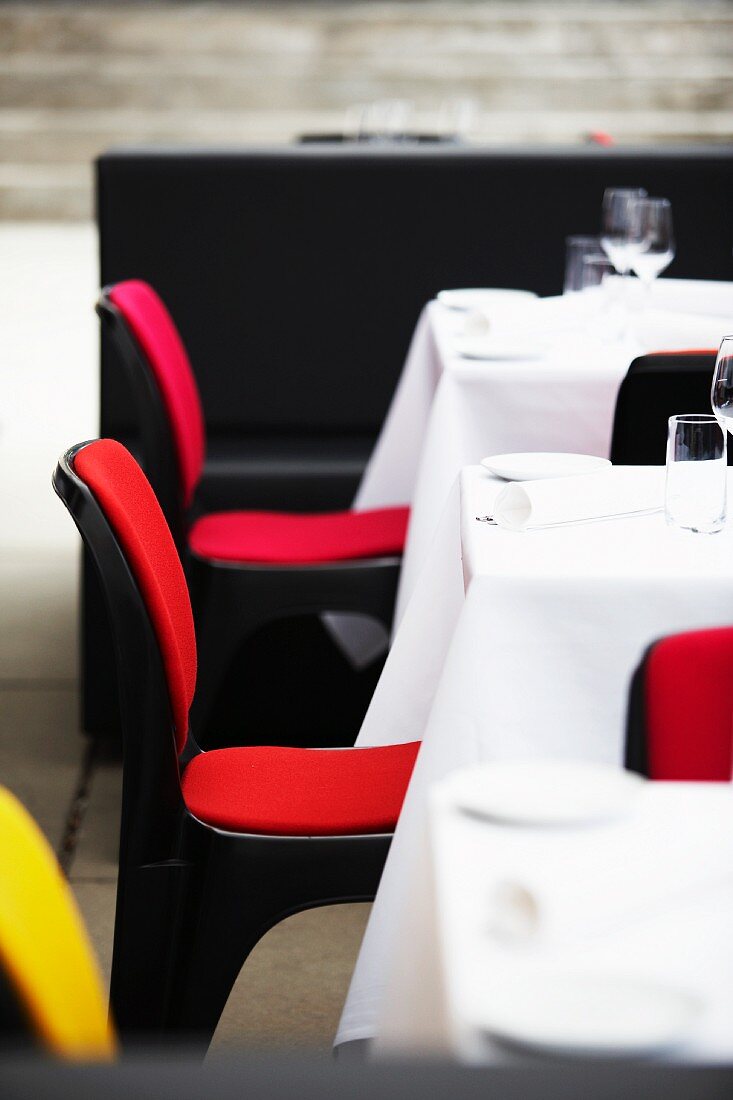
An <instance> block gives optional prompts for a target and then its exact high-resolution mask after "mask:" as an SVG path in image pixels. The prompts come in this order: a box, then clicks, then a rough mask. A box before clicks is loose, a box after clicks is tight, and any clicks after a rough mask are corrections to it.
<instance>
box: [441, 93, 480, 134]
mask: <svg viewBox="0 0 733 1100" xmlns="http://www.w3.org/2000/svg"><path fill="white" fill-rule="evenodd" d="M478 115H479V111H478V103H477V102H476V100H475V99H470V98H469V97H468V96H458V97H456V98H454V99H444V100H443V101H442V103H441V104H440V107H439V108H438V121H437V128H436V133H438V134H440V135H441V136H442V137H446V138H452V139H453V140H454V141H466V139H467V138H468V135H469V134H470V133H471V131H472V130H475V129H476V122H477V119H478Z"/></svg>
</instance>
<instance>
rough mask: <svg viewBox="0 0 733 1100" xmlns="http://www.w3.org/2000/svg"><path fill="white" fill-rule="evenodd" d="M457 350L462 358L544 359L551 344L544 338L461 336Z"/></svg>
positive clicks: (457, 342)
mask: <svg viewBox="0 0 733 1100" xmlns="http://www.w3.org/2000/svg"><path fill="white" fill-rule="evenodd" d="M456 351H457V352H458V354H459V355H460V356H461V358H462V359H543V358H544V356H545V355H547V352H548V351H549V345H548V344H546V343H545V342H544V341H542V340H532V341H529V340H527V339H523V340H520V339H516V338H512V337H506V336H492V335H490V334H489V335H486V336H482V335H479V336H459V337H458V338H457V339H456Z"/></svg>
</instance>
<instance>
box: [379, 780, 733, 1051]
mask: <svg viewBox="0 0 733 1100" xmlns="http://www.w3.org/2000/svg"><path fill="white" fill-rule="evenodd" d="M493 770H494V772H496V769H493ZM561 774H562V773H560V777H558V774H557V772H556V771H555V770H554V769H550V770H549V773H548V770H547V769H546V768H545V769H544V770H543V767H542V766H540V767H539V769H538V772H537V775H536V776H535V779H537V777H538V776H539V778H540V779H541V777H542V776H543V775H546V778H547V781H548V783H551V782H552V780H553V776H554V778H555V782H556V783H557V781H558V778H560V781H562V779H561ZM581 775H582V773H581ZM573 778H574V781H580V780H581V777H580V776H576V777H573ZM609 778H610V780H611V782H612V783H614V782H615V777H614V776H613V775H611V776H610V777H609V776H607V775H606V771H605V770H603V771H601V772H600V775H596V774H594V772H593V771H591V772H590V774H588V775H582V779H583V781H584V782H585V783H587V784H588V785H589V786H590V788H591V789H594V790H595V789H596V788H595V787H594V783H597V782H598V780H599V779H600V781H601V788H602V789H603V787H604V786H607V784H608V781H609ZM517 779H520V780H521V775H519V774H518V773H514V784H515V786H514V789H515V795H516V781H517ZM506 780H507V777H506V775H505V774H504V773H503V772H501V771H499V774H498V776H496V775H495V776H494V778H493V782H494V784H496V783H501V782H504V783H506ZM509 782H510V783H511V782H512V773H511V772H510V775H509ZM491 783H492V769H490V768H489V769H467V770H465V771H463V772H458V773H454V774H453V775H452V776H451V777H449V778H448V779H447V780H444V781H443V782H441V783H438V784H436V786H435V788H434V789H433V790H432V792H431V795H430V806H429V836H428V838H427V841H426V843H427V847H428V865H429V871H430V875H429V879H428V880H426V881H425V882H422V883H421V884H420V886H421V897H420V901H421V905H420V908H419V910H416V911H415V916H416V918H417V920H418V922H419V924H418V926H417V927H413V928H412V929H411V932H412V934H411V935H410V936H409V937H407V938H406V939H405V940H404V942H403V947H402V952H401V955H402V957H401V960H400V967H399V969H398V970H397V971H396V972H395V973H393V974H392V975H391V979H390V983H389V986H388V990H387V996H386V997H385V1009H384V1012H383V1014H382V1019H381V1021H380V1034H379V1039H378V1042H377V1044H376V1047H377V1049H378V1051H380V1052H381V1053H387V1052H390V1051H392V1052H398V1053H399V1054H401V1055H404V1054H405V1053H406V1052H407V1051H410V1052H411V1053H412V1054H419V1053H420V1052H422V1053H428V1052H429V1053H430V1055H431V1056H436V1055H438V1054H444V1055H445V1056H452V1057H455V1058H458V1059H460V1060H462V1061H467V1062H470V1063H474V1064H486V1065H496V1064H514V1063H517V1062H519V1061H520V1060H522V1059H524V1060H525V1061H526V1059H527V1058H529V1059H530V1060H536V1059H537V1058H538V1057H543V1056H545V1057H546V1056H547V1055H548V1054H549V1055H550V1056H553V1055H554V1056H557V1054H559V1053H561V1051H560V1050H558V1049H557V1048H555V1047H553V1044H554V1042H557V1040H558V1038H559V1039H560V1040H561V1041H562V1040H563V1038H565V1041H568V1039H567V1038H566V1037H565V1036H563V1029H562V1027H560V1028H558V1027H557V1024H556V1019H555V1016H554V1010H553V1004H556V1000H557V998H558V997H560V998H562V993H563V988H564V987H565V986H566V984H567V983H568V982H570V983H571V988H572V984H573V983H574V982H575V983H577V982H579V983H580V989H581V990H582V989H583V983H590V986H591V990H592V989H593V986H594V984H596V983H600V989H599V990H598V996H597V999H598V1000H599V1001H600V1002H601V1003H599V1005H598V1007H597V1012H598V1013H600V1014H601V1016H603V1011H604V1005H603V1003H602V991H603V990H606V991H607V992H608V993H609V994H610V996H611V997H613V996H614V994H616V995H618V993H619V990H623V983H624V982H625V981H629V979H631V980H632V981H633V983H634V985H633V989H634V991H636V990H637V989H638V990H640V992H641V993H642V995H643V994H644V993H645V992H646V991H647V990H650V989H654V990H655V992H656V991H659V995H660V996H661V997H664V996H665V995H669V994H668V993H667V991H669V993H671V996H672V997H673V998H675V999H676V998H678V997H679V996H680V995H681V996H682V997H683V998H684V1001H683V1004H684V1003H685V1001H686V1002H687V1003H688V1004H690V1001H691V1002H692V1004H691V1007H692V1009H693V1011H692V1012H691V1018H690V1020H689V1021H686V1022H685V1023H684V1024H683V1026H681V1027H680V1032H679V1036H678V1037H677V1036H674V1039H675V1040H677V1041H673V1042H670V1043H669V1046H668V1047H667V1046H666V1044H665V1043H660V1046H659V1048H658V1049H653V1048H652V1049H650V1050H649V1051H647V1050H643V1046H642V1052H643V1053H644V1054H647V1053H648V1054H652V1055H653V1056H655V1057H656V1058H663V1059H665V1060H667V1059H671V1060H675V1061H684V1062H701V1061H702V1062H713V1063H715V1062H716V1061H724V1060H728V1059H730V1058H731V1057H733V1028H732V1027H731V1021H732V1020H733V940H732V939H731V936H730V927H731V920H733V787H731V785H730V784H723V783H653V782H639V781H636V782H629V781H627V784H624V785H622V791H623V794H624V798H623V801H622V803H621V806H620V808H617V809H618V812H613V813H607V814H603V815H600V814H599V815H598V817H596V818H593V816H592V815H591V817H590V819H589V820H584V819H583V818H582V816H581V818H580V819H579V820H576V821H568V822H564V823H559V822H555V823H554V824H550V825H548V824H546V823H544V824H543V823H541V822H537V823H532V822H523V821H521V819H520V822H519V823H517V822H515V821H513V820H512V819H511V817H509V819H508V820H507V819H506V818H503V817H502V816H501V811H502V809H505V807H504V806H503V805H501V804H500V805H499V807H498V816H496V817H494V818H493V819H492V817H491V816H484V817H481V816H477V814H476V813H475V812H473V813H470V814H469V813H467V812H466V806H467V805H468V806H475V804H476V801H477V798H478V803H479V805H481V802H482V799H483V800H484V802H485V803H486V809H487V810H489V811H491V810H492V809H496V807H495V802H494V803H492V802H491V800H490V798H487V797H486V795H485V794H484V792H485V791H486V789H487V787H488V788H489V790H490V789H491ZM626 785H628V786H629V787H630V788H631V790H630V792H627V791H626V789H625V787H626ZM494 789H495V790H496V787H494ZM612 789H613V788H612ZM570 791H571V797H572V784H571V786H570ZM566 797H567V795H566ZM601 797H602V794H601ZM627 797H628V800H627ZM467 798H468V801H467ZM523 988H524V989H525V990H526V991H527V994H528V995H527V996H526V998H522V1000H520V1001H519V1004H517V1003H516V1000H515V998H516V997H517V995H519V996H520V997H521V996H522V994H521V990H522V989H523ZM576 988H577V986H576ZM530 991H534V993H535V996H534V997H532V996H531V992H530ZM537 994H539V996H538V995H537ZM543 994H545V995H546V996H547V1000H545V999H544V997H543V996H542V995H543ZM621 996H622V997H623V994H621ZM593 999H594V1000H595V999H596V998H593ZM632 999H633V995H632ZM621 1003H622V1004H623V1000H622V1002H621ZM697 1007H699V1012H696V1011H694V1009H695V1008H697ZM634 1008H635V1006H634V1005H633V1004H630V1005H628V1006H627V1008H626V1009H625V1010H623V1021H624V1022H623V1023H622V1021H620V1020H619V1019H618V1018H617V1019H616V1020H613V1019H611V1021H610V1026H611V1028H612V1029H613V1031H614V1032H615V1033H616V1036H617V1039H616V1041H617V1043H618V1044H619V1047H618V1048H617V1049H616V1051H615V1053H617V1054H618V1053H619V1052H620V1050H619V1048H623V1044H624V1042H628V1041H629V1038H628V1037H626V1036H623V1034H621V1035H619V1028H620V1027H621V1028H622V1029H623V1030H625V1027H626V1026H629V1023H630V1021H633V1020H634V1017H633V1016H632V1015H631V1013H633V1010H634ZM589 1009H590V1013H588V1012H586V1013H585V1020H586V1021H587V1020H588V1016H589V1015H591V1016H592V1013H593V1009H596V1005H594V1004H592V1005H589ZM629 1010H630V1011H629ZM617 1011H618V1010H617ZM637 1011H639V1010H637ZM599 1023H600V1026H599ZM603 1023H605V1026H606V1027H608V1026H609V1021H608V1019H606V1020H605V1021H603V1020H602V1021H600V1022H599V1021H597V1022H596V1028H597V1031H596V1037H597V1039H603V1038H605V1040H606V1041H607V1042H610V1040H611V1037H612V1036H611V1034H608V1033H606V1035H605V1036H604V1033H603ZM648 1024H649V1020H648V1017H647V1018H646V1019H645V1018H644V1017H643V1014H642V1018H641V1020H636V1022H635V1024H634V1022H631V1026H630V1030H631V1033H632V1036H633V1038H632V1039H631V1041H634V1039H635V1040H636V1041H637V1042H640V1041H641V1040H640V1033H639V1031H638V1027H639V1026H641V1028H642V1029H647V1028H648ZM565 1026H566V1027H567V1023H566V1025H565ZM576 1028H577V1024H576ZM553 1033H554V1034H553ZM644 1033H645V1034H646V1039H647V1041H649V1040H650V1037H651V1036H652V1035H653V1034H654V1029H652V1031H651V1032H650V1031H649V1030H645V1031H644ZM591 1034H592V1033H591ZM662 1034H664V1030H663V1032H662ZM672 1034H673V1033H672ZM508 1036H513V1037H515V1039H518V1038H519V1037H520V1036H521V1037H523V1038H524V1039H525V1042H524V1044H522V1043H520V1042H516V1041H515V1042H514V1043H513V1044H512V1043H508V1042H506V1041H505V1040H506V1038H507V1037H508ZM658 1037H659V1033H657V1038H658ZM671 1037H672V1035H667V1036H666V1037H665V1038H671ZM528 1039H529V1040H532V1039H533V1040H534V1041H535V1042H534V1043H533V1042H532V1041H529V1042H528V1041H527V1040H528ZM502 1040H504V1041H502ZM586 1041H588V1040H587V1039H586ZM544 1043H547V1044H548V1046H547V1047H545V1046H544V1045H543V1044H544ZM535 1044H536V1045H535Z"/></svg>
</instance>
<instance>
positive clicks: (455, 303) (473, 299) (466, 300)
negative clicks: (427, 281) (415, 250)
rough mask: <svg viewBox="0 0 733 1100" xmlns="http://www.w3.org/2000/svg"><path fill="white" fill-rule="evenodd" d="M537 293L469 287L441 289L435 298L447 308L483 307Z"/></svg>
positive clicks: (525, 297) (532, 296)
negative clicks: (463, 288)
mask: <svg viewBox="0 0 733 1100" xmlns="http://www.w3.org/2000/svg"><path fill="white" fill-rule="evenodd" d="M536 297H537V295H536V294H535V293H534V292H533V291H531V290H510V289H508V288H505V287H486V288H484V289H481V288H480V287H470V288H467V289H465V290H441V291H439V292H438V295H437V298H438V301H439V302H440V303H441V305H444V306H447V308H448V309H485V308H486V306H493V305H503V304H504V303H505V302H512V301H515V302H519V301H528V300H529V299H531V298H536Z"/></svg>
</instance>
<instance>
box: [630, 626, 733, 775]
mask: <svg viewBox="0 0 733 1100" xmlns="http://www.w3.org/2000/svg"><path fill="white" fill-rule="evenodd" d="M644 685H645V686H644V704H645V714H646V738H647V766H648V774H649V776H650V778H651V779H662V780H687V781H702V780H714V781H721V782H727V781H729V780H730V779H731V775H732V771H733V627H721V628H718V629H713V630H696V631H690V632H688V633H685V634H675V635H672V636H671V637H669V638H663V639H662V640H661V641H660V642H657V643H656V645H654V646H653V647H652V649H651V651H650V652H649V655H648V657H647V665H646V675H645V678H644Z"/></svg>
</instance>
